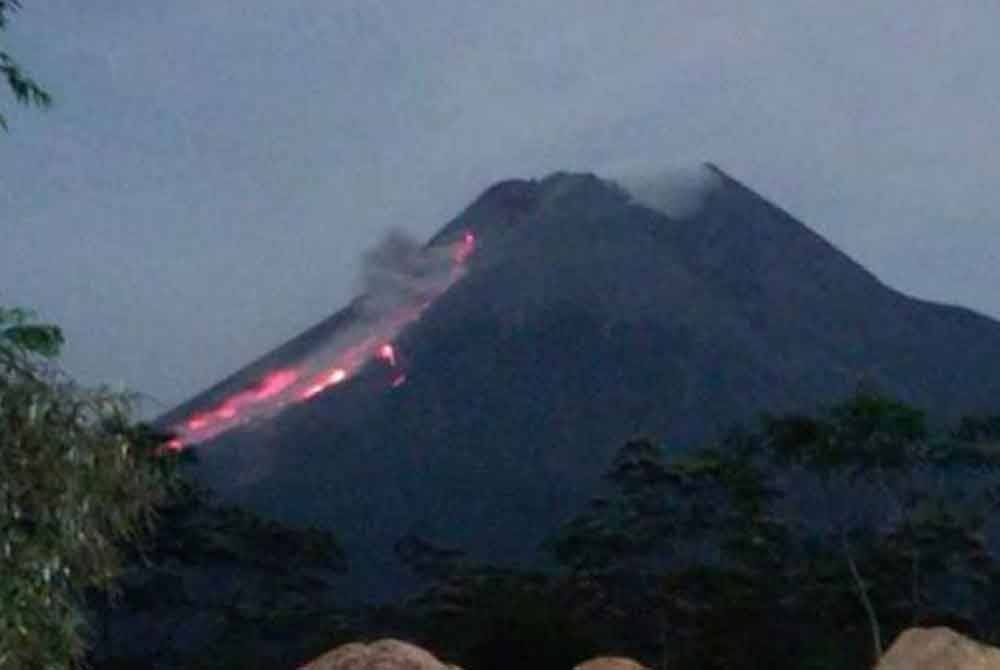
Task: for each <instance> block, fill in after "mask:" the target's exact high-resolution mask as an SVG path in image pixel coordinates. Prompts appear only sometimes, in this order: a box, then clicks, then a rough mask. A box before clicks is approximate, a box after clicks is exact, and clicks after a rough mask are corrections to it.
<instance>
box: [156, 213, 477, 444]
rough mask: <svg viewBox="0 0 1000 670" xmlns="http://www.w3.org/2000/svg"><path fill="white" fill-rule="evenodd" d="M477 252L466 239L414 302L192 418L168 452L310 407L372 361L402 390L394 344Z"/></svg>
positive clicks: (372, 320)
mask: <svg viewBox="0 0 1000 670" xmlns="http://www.w3.org/2000/svg"><path fill="white" fill-rule="evenodd" d="M475 248H476V238H475V236H474V235H473V234H472V233H471V232H467V233H465V234H464V235H463V237H462V239H461V240H459V241H457V242H455V243H453V244H452V245H451V247H450V248H449V250H448V252H449V257H450V259H451V270H450V271H449V272H448V273H447V274H446V276H445V277H444V278H443V279H442V280H441V281H440V282H439V283H437V284H435V285H432V286H430V287H428V288H426V289H425V291H424V292H423V293H422V294H420V295H419V296H418V297H416V298H414V300H412V301H410V302H404V303H403V304H401V305H397V306H395V307H393V308H392V309H391V310H389V311H388V312H387V313H384V314H379V315H378V316H377V317H375V318H370V319H366V320H365V321H364V323H363V325H362V327H360V328H353V327H352V328H348V329H347V333H348V335H347V336H343V337H341V338H339V339H336V340H335V341H333V342H331V343H328V344H327V345H326V346H324V347H320V349H319V350H318V351H317V352H314V353H313V354H310V355H309V356H307V357H305V358H304V360H302V361H301V362H299V363H298V364H297V365H296V366H294V367H290V368H283V369H278V370H274V371H272V372H269V373H267V374H266V375H264V376H263V377H262V378H261V379H260V380H259V381H258V382H257V383H256V384H253V385H251V386H249V387H246V388H244V389H242V390H240V391H238V392H236V393H233V394H232V395H230V396H228V397H227V398H226V399H225V400H223V401H222V402H221V403H219V404H218V405H216V406H214V407H212V408H210V409H207V410H204V411H201V412H198V413H195V414H193V415H191V416H189V417H187V419H185V420H184V421H183V422H182V423H180V424H179V425H176V426H174V427H173V428H172V433H173V434H174V435H175V437H174V439H172V440H171V441H170V442H168V443H167V444H166V447H167V448H168V449H171V450H175V451H176V450H181V449H184V448H185V447H187V446H190V445H192V444H197V443H199V442H204V441H205V440H209V439H211V438H213V437H215V436H217V435H219V434H221V433H224V432H226V431H228V430H230V429H232V428H235V427H236V426H238V425H241V424H245V423H246V422H248V421H251V420H253V419H257V418H261V417H266V416H270V415H272V414H274V413H276V412H277V411H279V410H280V409H282V408H283V407H285V406H287V405H288V404H290V403H300V402H306V401H308V400H310V399H312V398H314V397H316V396H318V395H320V394H322V393H323V392H324V391H327V390H329V389H330V388H332V387H334V386H337V385H339V384H342V383H343V382H345V381H347V380H348V379H350V378H351V377H352V376H353V375H354V374H355V373H357V371H358V370H359V369H361V367H362V366H364V365H365V364H366V363H368V362H370V361H373V360H375V361H379V362H380V363H381V364H382V365H385V366H387V367H388V368H393V369H395V370H396V372H395V374H394V375H393V377H392V380H391V382H390V384H391V387H393V388H395V387H398V386H400V385H402V384H403V383H405V381H406V373H405V371H404V370H403V369H402V366H401V361H400V358H399V355H398V352H397V350H396V346H395V345H394V344H393V340H394V339H395V337H396V336H397V335H398V334H399V333H400V331H402V330H403V329H404V328H405V327H406V326H407V325H409V324H410V323H412V322H413V321H416V320H417V319H418V318H420V315H421V314H422V313H423V311H424V310H425V309H426V308H427V307H429V306H430V305H431V303H433V302H434V301H435V300H436V299H437V298H438V297H440V296H441V295H442V294H443V293H444V292H445V291H447V290H448V289H449V288H450V287H451V286H452V285H453V284H454V283H455V282H456V281H458V279H460V278H461V277H462V276H463V275H464V274H465V268H466V262H467V261H468V259H469V257H470V256H471V255H472V254H473V252H474V251H475ZM428 253H433V251H431V252H428ZM362 300H364V298H362ZM352 335H353V336H352Z"/></svg>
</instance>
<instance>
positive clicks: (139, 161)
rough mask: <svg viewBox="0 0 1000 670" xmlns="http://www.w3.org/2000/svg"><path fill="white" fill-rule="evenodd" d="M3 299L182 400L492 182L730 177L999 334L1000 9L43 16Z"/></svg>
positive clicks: (3, 267) (573, 5)
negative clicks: (372, 254) (35, 104)
mask: <svg viewBox="0 0 1000 670" xmlns="http://www.w3.org/2000/svg"><path fill="white" fill-rule="evenodd" d="M24 4H25V8H24V10H23V11H22V12H21V13H19V14H17V15H15V16H14V18H13V21H12V23H11V25H10V28H9V30H8V31H7V33H6V34H4V36H3V41H4V44H5V45H6V47H7V48H9V50H10V51H11V52H12V53H13V54H14V55H15V56H16V57H17V58H18V59H19V60H20V61H21V62H22V63H23V65H24V66H25V67H26V68H27V69H28V70H29V71H30V73H31V74H32V75H34V76H35V77H36V78H37V79H38V80H39V81H41V82H42V83H43V84H44V85H45V86H46V87H47V88H49V89H50V91H51V92H52V93H53V95H54V97H55V101H56V104H55V106H54V107H53V108H52V109H51V110H49V111H47V112H39V111H37V110H33V109H30V110H29V109H16V108H15V107H14V103H13V101H12V99H11V98H10V96H9V95H8V94H7V92H6V91H4V92H3V93H2V94H0V110H2V111H3V113H4V114H6V115H7V117H8V120H9V122H10V133H9V134H7V135H5V136H0V164H2V173H0V208H2V214H0V305H23V306H29V307H32V308H34V309H36V310H37V311H38V312H39V313H40V314H41V316H42V317H43V318H44V319H45V320H48V321H54V322H57V323H59V324H61V325H62V326H63V327H64V329H65V331H66V334H67V337H68V340H69V346H68V349H67V352H66V358H65V364H66V366H67V367H68V369H69V370H70V371H71V372H73V373H74V374H76V375H77V376H78V377H79V378H80V379H81V380H83V381H85V382H88V383H96V382H110V383H114V382H119V381H120V382H123V383H125V384H126V385H128V386H129V387H131V388H133V389H135V390H138V391H141V392H143V393H146V394H149V395H150V396H152V397H153V398H155V400H156V403H157V404H155V405H154V407H153V410H152V411H153V412H154V413H156V412H158V411H162V410H165V409H167V408H168V407H169V406H171V405H172V404H175V403H176V402H179V401H181V400H183V399H184V398H185V397H187V396H189V395H191V394H193V393H195V392H196V391H198V390H200V389H202V388H204V387H205V386H207V385H209V384H211V383H213V382H214V381H217V380H218V379H219V378H220V377H222V376H224V375H226V374H228V373H229V372H232V371H233V370H235V369H237V368H239V367H240V366H242V365H243V364H245V363H247V362H249V360H250V359H252V358H254V357H256V356H257V355H259V354H262V353H264V352H265V351H266V350H268V349H270V348H271V347H273V346H275V345H277V344H279V343H280V342H282V341H283V340H285V339H287V338H288V337H290V336H293V335H295V334H296V333H298V332H299V331H301V330H302V329H303V328H305V327H307V326H309V325H311V324H312V323H314V322H316V321H318V320H319V319H321V318H323V317H325V316H327V315H329V314H330V313H331V312H333V311H334V310H336V309H337V308H339V307H341V306H343V304H344V303H345V302H346V301H347V300H348V299H349V298H350V297H351V296H352V295H353V293H354V292H355V290H356V288H357V281H356V276H357V272H358V269H359V268H358V261H359V257H360V254H361V253H362V252H363V250H365V249H366V248H368V247H370V246H371V245H372V244H374V243H375V242H376V241H377V240H378V239H379V238H380V237H381V236H382V235H383V234H384V233H385V232H386V231H387V230H389V229H391V228H401V229H403V230H406V231H409V232H410V233H412V234H414V235H416V236H419V237H426V236H428V235H430V234H431V233H432V232H433V231H435V230H436V229H437V228H439V227H440V226H441V225H442V224H444V223H445V222H446V221H447V220H448V219H449V218H451V217H452V216H454V215H455V214H457V213H458V211H459V210H460V209H461V208H462V207H463V206H465V205H466V204H468V202H469V201H470V200H471V199H472V198H474V197H475V196H476V195H478V193H479V192H481V191H482V190H483V189H484V188H486V187H487V186H488V185H489V184H490V183H492V182H493V181H495V180H498V179H502V178H507V177H536V176H543V175H545V174H546V173H548V172H551V171H554V170H560V169H562V170H574V171H594V172H597V173H598V174H601V175H604V176H612V177H613V176H615V175H617V174H622V173H627V172H633V173H634V172H642V171H645V170H660V169H662V168H666V167H673V166H684V165H691V164H697V163H699V162H701V161H712V162H714V163H717V164H718V165H719V166H720V167H722V168H723V169H724V170H726V171H727V172H729V173H730V174H732V175H733V176H735V177H736V178H738V179H740V180H741V181H743V182H745V183H746V184H748V185H749V186H750V187H752V188H754V189H755V190H757V191H759V192H760V193H762V194H763V195H764V196H766V197H768V198H769V199H771V200H772V201H774V202H776V203H777V204H779V205H780V206H782V207H783V208H785V209H787V210H789V211H790V212H791V213H792V214H794V215H795V216H797V217H799V218H800V219H802V220H803V221H804V222H806V223H807V224H808V225H810V226H811V227H813V228H814V229H815V230H816V231H818V232H819V233H820V234H822V235H823V236H825V237H826V238H827V239H829V240H830V241H832V242H833V243H834V244H836V245H837V246H839V247H840V248H841V249H843V250H844V251H846V252H847V253H849V254H850V255H852V256H853V257H854V258H855V259H857V260H859V261H860V262H861V263H863V264H864V265H865V266H867V267H868V268H869V269H871V270H872V271H873V272H874V273H875V274H877V275H878V276H879V277H880V278H882V279H883V280H884V281H886V282H887V283H888V284H890V285H891V286H893V287H895V288H898V289H900V290H902V291H904V292H906V293H909V294H912V295H915V296H918V297H922V298H928V299H933V300H940V301H946V302H952V303H958V304H962V305H966V306H968V307H971V308H973V309H976V310H978V311H981V312H984V313H986V314H988V315H990V316H993V317H1000V290H998V288H997V287H1000V215H998V214H997V212H1000V188H997V186H996V184H997V181H998V178H1000V116H998V111H997V110H1000V86H998V84H997V82H998V81H1000V45H998V42H997V40H996V27H997V26H998V25H1000V3H997V2H995V1H993V0H990V1H986V0H982V1H975V0H973V1H970V2H956V3H944V2H930V1H923V0H881V1H880V2H871V1H870V0H841V1H840V2H830V1H829V0H824V1H823V2H813V1H811V0H800V1H798V2H788V1H787V0H757V1H756V2H731V1H730V2H715V1H711V0H697V1H694V0H692V1H687V0H684V1H667V0H660V1H655V2H654V1H651V0H629V1H628V2H596V1H591V0H574V1H560V2H543V1H541V0H532V1H525V2H514V1H512V2H497V1H496V0H490V1H480V0H449V1H445V0H398V1H396V2H387V1H382V0H364V1H357V0H285V1H284V2H273V0H272V1H268V2H265V1H264V0H173V1H171V2H156V3H154V2H112V1H111V0H92V1H91V2H85V3H84V2H80V1H79V0H24Z"/></svg>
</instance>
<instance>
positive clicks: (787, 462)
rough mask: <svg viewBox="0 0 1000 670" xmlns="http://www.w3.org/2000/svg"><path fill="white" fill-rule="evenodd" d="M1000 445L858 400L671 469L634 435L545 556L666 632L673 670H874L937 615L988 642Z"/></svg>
mask: <svg viewBox="0 0 1000 670" xmlns="http://www.w3.org/2000/svg"><path fill="white" fill-rule="evenodd" d="M998 437H1000V423H998V422H997V420H996V419H967V420H964V421H963V422H962V424H961V425H960V426H959V428H958V429H956V430H954V431H952V432H951V433H946V434H943V435H931V434H930V432H929V430H928V429H927V426H926V423H925V418H924V415H923V413H922V412H919V411H917V410H915V409H913V408H910V407H907V406H905V405H902V404H900V403H896V402H894V401H892V400H889V399H887V398H884V397H882V396H879V395H878V394H876V393H870V392H861V393H858V394H856V395H855V396H854V397H852V398H851V399H849V400H848V401H846V402H844V403H841V404H839V405H837V406H835V407H833V408H832V409H831V410H830V411H829V412H827V413H825V414H823V415H821V416H818V417H813V416H806V415H789V416H783V417H767V416H765V417H763V418H762V421H761V424H760V427H759V429H758V430H757V431H755V432H746V431H734V432H733V433H731V434H730V435H729V436H728V437H727V438H726V439H724V440H722V441H721V442H720V443H719V444H717V445H712V446H708V447H704V448H701V449H696V450H693V451H689V452H686V453H681V454H675V455H674V457H673V458H670V459H667V458H666V456H665V454H663V452H662V450H661V449H659V448H658V447H657V446H656V445H654V444H653V443H651V442H644V441H636V442H632V443H629V444H627V445H625V447H623V448H622V450H621V451H620V452H619V454H618V456H617V457H616V459H615V461H614V463H613V464H612V467H611V469H610V471H609V473H608V475H607V479H608V481H609V483H610V484H611V485H612V486H613V492H612V494H611V495H610V496H607V497H604V498H601V499H598V500H595V501H594V503H593V504H592V505H591V508H590V509H589V510H588V511H587V512H585V513H584V514H583V515H581V516H580V517H578V518H577V519H575V520H573V521H572V522H570V523H569V524H567V525H566V526H565V527H564V528H563V529H562V531H561V532H560V533H559V534H558V535H557V536H556V537H555V538H554V539H553V540H552V541H551V542H550V544H549V547H550V549H551V550H552V552H553V554H554V556H555V557H556V558H557V560H559V561H560V562H561V563H562V564H563V565H565V566H566V567H567V568H569V571H570V573H571V575H573V576H574V577H575V578H576V579H577V580H578V581H580V582H582V583H586V584H588V585H594V584H597V585H598V588H596V589H595V588H592V586H591V592H592V593H594V594H595V595H596V596H599V597H600V598H602V599H603V600H604V601H610V602H612V603H617V604H618V606H617V607H608V606H607V605H604V606H603V607H602V610H603V611H622V612H625V613H626V617H628V616H629V615H628V613H629V612H636V611H642V612H643V616H642V617H635V616H634V615H631V618H628V619H627V621H626V623H627V624H628V626H630V627H633V628H634V627H636V626H640V625H648V622H649V621H650V620H658V621H662V622H669V634H665V635H664V637H663V638H662V639H660V640H654V639H652V638H649V636H648V635H647V638H648V639H647V643H648V644H652V643H654V642H655V643H657V644H658V645H659V646H661V647H663V648H664V651H665V652H669V653H670V654H671V655H672V661H673V662H674V666H675V667H677V666H679V667H687V666H691V667H703V668H704V667H708V668H712V667H718V668H739V667H743V668H746V667H781V666H789V664H790V663H792V664H798V666H799V667H801V666H803V665H804V666H807V667H838V666H839V667H843V666H846V665H858V664H864V663H866V662H870V661H871V656H872V655H878V654H880V653H881V651H882V641H883V640H885V639H889V638H890V637H891V636H892V635H894V634H895V633H896V632H898V631H899V630H900V629H902V628H904V627H906V626H909V625H915V624H931V623H935V622H946V623H948V624H949V625H952V626H955V627H958V628H960V629H964V630H966V631H967V632H971V633H974V634H976V635H977V636H978V637H981V638H982V637H989V635H990V634H991V633H992V632H993V631H995V630H996V629H997V626H996V622H995V618H996V617H995V614H994V611H995V605H996V602H997V588H996V587H997V586H998V585H1000V582H998V581H997V577H998V576H1000V570H998V564H997V562H996V561H995V559H994V558H993V556H992V555H991V554H990V552H989V551H988V546H987V540H986V537H987V533H986V528H987V525H988V523H989V521H990V510H992V509H994V508H995V507H996V505H997V504H1000V487H998V486H997V473H998V471H1000V449H998V442H1000V441H998V439H997V438H998ZM643 575H644V577H643V582H642V584H643V586H642V589H643V591H644V593H645V596H644V598H643V599H642V600H641V601H640V600H636V595H635V593H636V589H635V586H634V585H635V584H636V580H637V579H638V578H639V577H640V576H643ZM623 594H624V595H623ZM823 640H825V641H836V644H835V645H834V646H832V647H831V646H827V647H825V648H823V649H819V648H818V647H817V642H818V641H823ZM679 650H684V652H683V653H681V651H679Z"/></svg>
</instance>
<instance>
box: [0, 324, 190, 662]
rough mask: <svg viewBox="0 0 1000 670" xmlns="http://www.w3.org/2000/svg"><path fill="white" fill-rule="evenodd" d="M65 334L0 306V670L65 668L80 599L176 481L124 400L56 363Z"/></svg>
mask: <svg viewBox="0 0 1000 670" xmlns="http://www.w3.org/2000/svg"><path fill="white" fill-rule="evenodd" d="M61 344H62V334H61V333H60V331H59V330H58V328H55V327H53V326H48V325H44V324H38V323H35V322H34V321H32V319H31V315H30V314H28V313H26V312H24V311H20V310H9V309H0V427H2V429H0V603H2V607H0V668H4V669H5V670H6V669H7V668H10V669H12V670H21V669H22V668H24V669H28V668H53V669H55V668H59V669H62V668H66V667H68V666H70V665H72V664H74V663H75V662H76V661H78V660H79V659H80V658H81V656H82V654H83V651H84V640H85V635H86V621H85V617H84V611H85V610H84V607H83V602H84V597H85V595H86V593H87V592H88V591H91V590H106V589H108V588H109V587H110V586H111V584H112V581H113V579H114V578H115V576H116V575H117V574H118V573H119V572H120V570H121V568H122V565H123V545H124V544H135V543H136V542H137V541H138V539H139V538H140V537H141V535H142V533H143V532H145V531H147V530H148V529H149V528H150V526H151V522H152V520H153V516H154V512H155V509H156V506H157V505H158V504H159V503H160V502H161V501H162V500H163V499H164V498H165V496H167V495H168V493H169V491H170V489H171V487H172V486H173V484H174V483H175V479H174V477H173V459H170V458H166V457H163V458H161V457H158V456H156V455H155V454H154V451H155V449H156V447H157V445H158V441H157V439H156V437H155V435H153V433H152V432H150V431H149V430H147V429H145V428H143V427H142V426H138V425H136V424H134V423H133V421H132V420H131V412H130V398H129V397H128V396H127V395H125V394H122V393H116V392H112V391H110V390H107V389H88V388H83V387H80V386H78V385H76V384H74V383H73V382H72V381H71V380H69V379H67V378H66V377H65V376H64V375H62V374H61V373H59V372H58V370H57V369H56V368H54V367H53V366H52V365H51V363H50V362H51V360H52V359H53V358H54V357H55V356H56V355H57V354H58V353H59V348H60V346H61Z"/></svg>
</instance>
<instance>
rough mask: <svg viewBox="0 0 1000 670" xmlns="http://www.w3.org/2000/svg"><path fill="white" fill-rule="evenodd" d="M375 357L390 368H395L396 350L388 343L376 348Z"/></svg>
mask: <svg viewBox="0 0 1000 670" xmlns="http://www.w3.org/2000/svg"><path fill="white" fill-rule="evenodd" d="M377 356H378V357H379V359H381V360H383V361H385V362H386V363H388V364H389V365H391V366H392V367H396V348H395V347H394V346H392V345H391V344H389V343H386V344H383V345H382V346H381V347H379V348H378V354H377Z"/></svg>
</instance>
